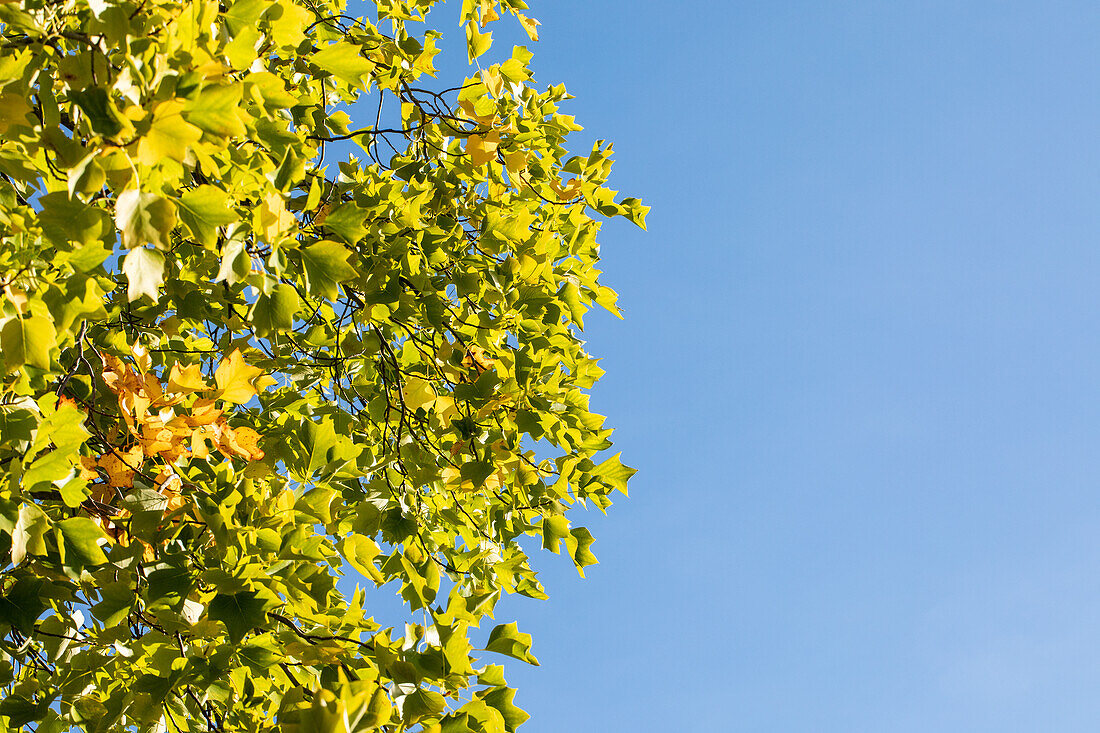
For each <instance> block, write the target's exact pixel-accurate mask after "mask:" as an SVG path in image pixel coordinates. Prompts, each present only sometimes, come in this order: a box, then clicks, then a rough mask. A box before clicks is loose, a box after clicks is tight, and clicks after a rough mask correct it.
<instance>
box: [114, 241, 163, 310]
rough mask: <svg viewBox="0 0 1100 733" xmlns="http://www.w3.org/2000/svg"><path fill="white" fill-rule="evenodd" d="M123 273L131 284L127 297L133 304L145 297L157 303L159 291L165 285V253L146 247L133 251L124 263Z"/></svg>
mask: <svg viewBox="0 0 1100 733" xmlns="http://www.w3.org/2000/svg"><path fill="white" fill-rule="evenodd" d="M122 272H123V273H124V274H125V275H126V278H127V280H128V281H129V283H130V285H129V288H128V289H127V291H126V297H127V298H128V299H129V300H130V301H131V302H133V301H135V300H137V299H138V298H140V297H141V296H143V295H148V296H149V299H150V300H152V301H153V302H154V303H156V302H157V298H158V290H159V289H160V286H161V284H162V283H164V254H163V253H161V252H158V251H156V250H155V249H145V248H144V247H139V248H137V249H132V250H130V252H129V253H128V254H127V255H126V259H125V260H123V262H122Z"/></svg>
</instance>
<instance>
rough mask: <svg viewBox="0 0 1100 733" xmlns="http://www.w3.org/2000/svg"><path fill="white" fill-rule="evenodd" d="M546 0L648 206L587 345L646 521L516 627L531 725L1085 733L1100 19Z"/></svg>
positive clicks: (615, 241)
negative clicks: (621, 311) (523, 635)
mask: <svg viewBox="0 0 1100 733" xmlns="http://www.w3.org/2000/svg"><path fill="white" fill-rule="evenodd" d="M531 5H532V14H533V15H535V16H536V17H538V18H540V19H541V20H542V21H543V26H542V41H541V42H540V43H538V44H535V45H534V46H533V50H534V51H535V60H534V62H533V63H534V68H535V70H536V74H537V78H538V80H539V82H540V83H543V84H545V83H550V82H555V83H556V82H559V81H561V82H565V84H566V86H567V87H568V88H569V89H570V91H571V92H572V93H574V94H575V95H576V96H577V99H576V100H575V101H573V102H572V103H570V106H569V108H568V109H567V110H566V111H567V112H568V113H571V114H575V115H577V117H578V120H579V121H580V122H581V123H582V124H584V125H585V126H586V128H587V129H586V132H585V135H587V136H588V137H587V138H585V139H592V138H594V137H606V138H609V139H612V140H614V141H615V143H616V149H617V152H618V156H617V157H618V161H619V162H618V163H617V166H616V171H615V175H614V178H613V184H614V187H615V188H618V189H621V190H622V191H623V192H624V193H629V194H630V195H637V196H640V197H643V198H644V199H645V200H646V202H647V203H649V204H651V205H652V206H653V212H652V214H651V215H650V220H649V221H650V227H649V232H648V233H646V234H643V233H642V232H640V231H638V230H636V229H633V228H632V227H630V226H629V225H618V224H615V225H609V226H608V227H607V229H606V233H605V235H604V237H603V242H604V255H605V265H606V267H605V269H606V272H607V281H608V282H609V284H611V285H612V286H613V287H615V288H616V289H618V290H619V291H620V293H621V297H622V299H621V303H622V305H623V306H624V308H625V311H626V314H627V319H626V320H625V321H623V322H618V321H615V320H614V319H611V318H609V317H605V318H602V319H596V318H594V319H592V321H591V324H590V325H589V327H588V331H587V334H588V338H589V344H590V347H591V350H592V351H593V352H594V353H596V354H598V355H602V356H603V357H605V359H604V362H602V364H603V366H604V368H606V369H607V370H608V374H607V376H606V377H605V379H604V381H603V383H602V384H601V385H600V386H599V387H598V388H597V390H596V394H595V398H594V407H595V409H596V410H597V411H599V412H603V413H605V414H608V415H609V416H610V422H611V423H613V424H614V425H616V426H617V427H618V430H617V432H616V438H617V449H621V450H622V451H623V453H624V460H625V461H627V462H628V463H631V464H632V465H634V466H636V467H637V468H638V469H639V474H638V475H637V477H636V478H635V480H634V482H633V484H632V496H631V498H630V499H629V500H626V501H622V502H621V503H619V504H617V505H616V506H615V507H614V508H613V509H612V510H611V512H610V515H609V517H608V518H607V519H606V520H602V519H601V518H600V517H599V515H598V514H597V515H595V516H593V517H591V521H590V522H588V526H589V527H590V528H591V529H592V530H593V532H594V534H595V535H596V537H597V542H596V544H595V545H594V546H593V550H594V551H595V552H596V554H597V556H598V557H599V558H600V561H601V564H600V565H599V566H596V567H594V568H591V569H590V571H589V573H588V576H589V577H588V579H587V580H584V581H581V580H580V579H578V578H576V577H575V573H574V572H573V570H572V569H571V568H570V567H567V566H566V563H565V562H560V561H559V560H560V559H559V558H554V557H548V558H547V559H546V560H545V561H543V562H542V566H543V567H544V568H545V571H544V573H543V577H544V580H545V582H546V584H547V585H548V589H549V591H550V594H551V599H550V600H549V601H547V602H541V603H536V602H527V601H524V600H516V601H513V602H510V603H507V604H505V605H504V606H503V607H502V618H501V620H511V618H512V617H516V618H518V620H519V621H520V627H521V629H523V630H526V631H528V632H531V633H532V634H533V635H534V637H535V646H534V651H535V653H536V654H537V655H538V656H539V657H540V659H541V660H542V666H541V667H539V668H524V667H523V665H519V664H516V665H509V680H510V682H512V683H513V684H515V685H517V686H518V687H519V690H520V691H519V695H518V697H517V702H518V703H519V704H521V705H522V706H524V707H525V708H526V709H527V710H528V711H530V712H531V713H532V715H533V716H534V718H533V719H532V721H531V722H530V723H528V724H527V725H526V726H524V728H523V730H524V731H525V733H558V732H560V731H570V732H572V733H588V732H592V733H595V732H597V731H599V732H600V733H603V732H605V731H661V732H664V731H676V730H684V731H704V730H721V731H726V730H729V731H804V730H812V731H890V732H893V731H899V732H901V731H914V732H915V731H920V732H921V733H923V732H924V731H928V730H948V731H968V732H978V731H997V732H998V733H1003V732H1005V731H1039V730H1044V731H1045V730H1051V731H1055V730H1056V731H1086V730H1089V731H1091V730H1095V729H1096V727H1097V724H1100V695H1097V693H1096V691H1097V689H1098V688H1100V654H1098V653H1097V651H1098V649H1100V581H1098V580H1097V578H1098V575H1100V574H1098V572H1097V571H1098V569H1100V532H1098V531H1097V530H1098V528H1100V490H1098V486H1100V451H1098V450H1097V445H1098V444H1100V385H1098V379H1097V375H1098V373H1100V368H1098V367H1100V304H1098V302H1097V301H1098V294H1100V248H1098V246H1097V241H1096V238H1097V233H1098V232H1100V207H1098V206H1097V193H1098V189H1100V186H1098V184H1100V137H1098V135H1097V129H1098V126H1097V123H1098V120H1100V94H1098V92H1100V76H1098V75H1097V73H1096V62H1097V41H1096V39H1097V38H1098V37H1100V6H1098V5H1096V4H1095V3H1090V2H1059V1H1057V0H1044V1H1043V2H1038V1H1034V2H1011V1H1009V0H1005V1H1002V2H986V1H981V0H972V1H970V2H939V1H935V0H927V1H922V2H919V3H898V2H887V1H886V0H880V1H878V2H830V3H822V2H787V1H775V0H772V1H769V2H765V1H763V0H760V1H757V2H685V3H668V2H662V3H656V2H646V1H640V0H634V1H632V2H627V1H625V0H600V1H599V2H592V1H590V0H589V1H586V2H577V1H573V0H558V1H556V2H552V3H551V2H545V1H543V2H532V3H531ZM456 30H457V29H456ZM451 38H452V43H453V42H454V40H455V34H454V33H453V32H452V36H451ZM445 40H446V38H445ZM509 614H511V616H509Z"/></svg>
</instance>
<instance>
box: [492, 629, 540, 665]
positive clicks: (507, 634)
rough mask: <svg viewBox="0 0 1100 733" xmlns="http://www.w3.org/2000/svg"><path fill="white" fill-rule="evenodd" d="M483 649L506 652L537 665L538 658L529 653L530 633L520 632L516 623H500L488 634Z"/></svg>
mask: <svg viewBox="0 0 1100 733" xmlns="http://www.w3.org/2000/svg"><path fill="white" fill-rule="evenodd" d="M485 651H487V652H497V653H498V654H507V655H508V656H509V657H514V658H516V659H519V660H522V661H524V662H527V663H528V664H533V665H535V666H536V667H537V666H538V663H539V660H537V659H535V657H534V656H533V655H532V654H531V635H530V634H524V633H522V632H520V630H519V629H518V628H517V626H516V624H515V623H514V622H513V623H510V624H500V625H498V626H497V627H496V628H494V629H493V630H492V632H491V633H490V634H489V642H488V643H487V644H486V645H485Z"/></svg>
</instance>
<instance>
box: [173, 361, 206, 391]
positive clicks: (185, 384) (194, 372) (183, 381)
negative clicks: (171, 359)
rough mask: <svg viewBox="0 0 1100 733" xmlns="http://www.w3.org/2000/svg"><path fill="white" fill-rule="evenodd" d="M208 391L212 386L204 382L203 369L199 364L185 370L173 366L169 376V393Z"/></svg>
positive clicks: (176, 365) (178, 366)
mask: <svg viewBox="0 0 1100 733" xmlns="http://www.w3.org/2000/svg"><path fill="white" fill-rule="evenodd" d="M207 389H210V386H209V385H208V384H207V383H206V382H205V381H203V378H202V369H201V368H200V367H199V365H198V364H192V365H191V366H186V367H183V368H180V365H179V364H173V365H172V371H171V373H170V374H169V375H168V391H169V392H202V391H203V390H207Z"/></svg>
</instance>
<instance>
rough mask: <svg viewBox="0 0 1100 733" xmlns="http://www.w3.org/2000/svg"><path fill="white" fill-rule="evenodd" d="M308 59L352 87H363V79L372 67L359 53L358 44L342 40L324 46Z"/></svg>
mask: <svg viewBox="0 0 1100 733" xmlns="http://www.w3.org/2000/svg"><path fill="white" fill-rule="evenodd" d="M310 60H311V61H312V62H313V63H315V64H317V66H319V67H321V68H322V69H324V70H325V71H327V72H328V73H330V74H332V75H333V76H335V77H336V78H337V79H339V80H340V81H342V82H344V83H346V84H350V85H351V86H353V87H362V88H365V86H364V84H363V79H364V77H367V76H369V75H370V72H371V71H372V70H373V69H374V64H373V63H371V62H370V61H368V60H367V59H365V58H363V57H362V56H360V55H359V46H356V45H353V44H351V43H345V42H344V41H340V42H338V43H333V44H331V45H329V46H326V47H325V48H323V49H321V50H320V51H318V52H317V53H315V54H313V56H312V57H310Z"/></svg>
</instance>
